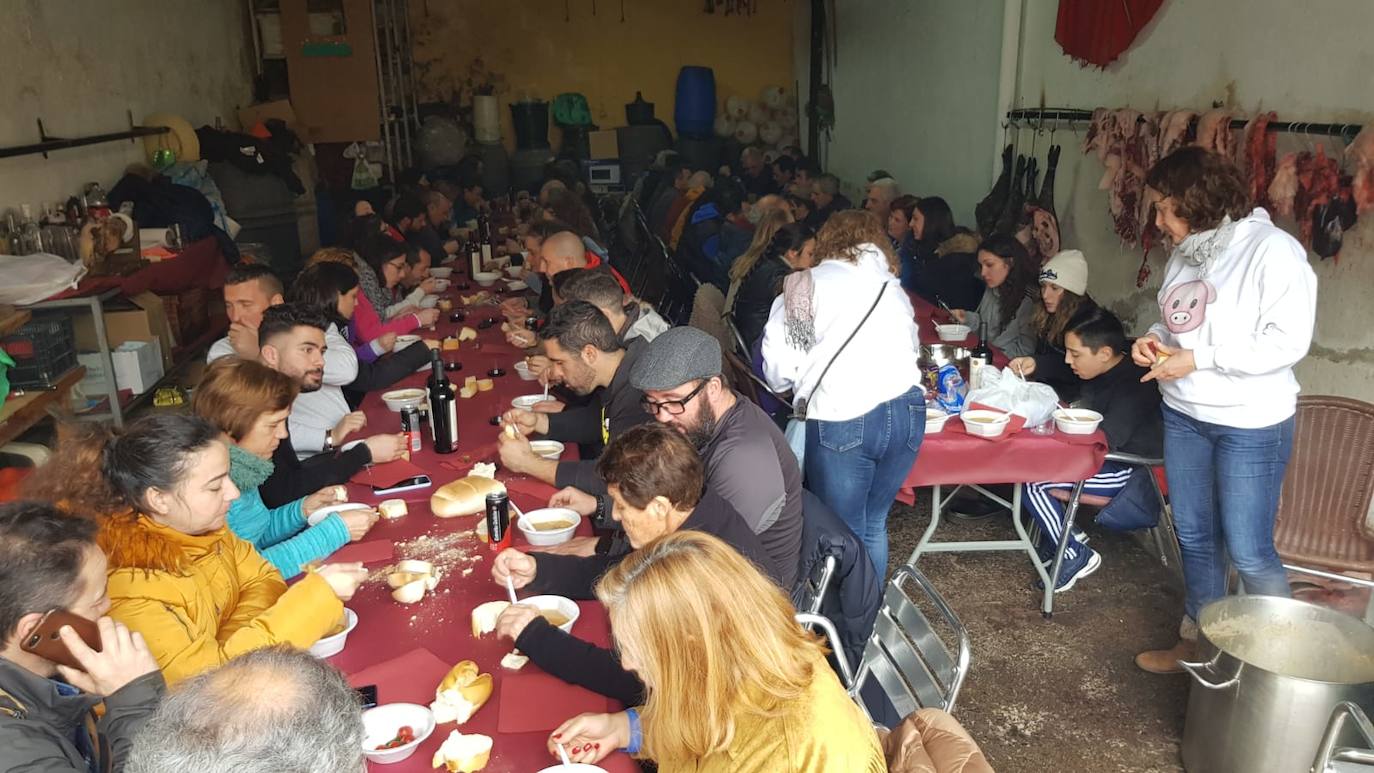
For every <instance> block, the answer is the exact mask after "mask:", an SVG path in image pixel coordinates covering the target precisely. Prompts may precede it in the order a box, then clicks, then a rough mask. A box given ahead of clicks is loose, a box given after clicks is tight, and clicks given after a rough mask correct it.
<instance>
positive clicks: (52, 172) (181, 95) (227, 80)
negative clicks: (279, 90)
mask: <svg viewBox="0 0 1374 773" xmlns="http://www.w3.org/2000/svg"><path fill="white" fill-rule="evenodd" d="M243 16H244V4H243V2H242V0H195V2H179V1H178V0H120V2H119V3H114V4H95V3H92V2H89V0H25V1H24V2H19V1H18V0H16V1H15V2H10V3H7V4H6V5H5V15H4V18H5V23H4V24H3V25H0V72H3V73H4V77H3V78H0V104H3V105H4V106H5V107H4V110H0V145H22V144H28V143H31V142H37V141H38V127H37V124H36V123H35V120H36V119H38V118H42V119H43V125H44V126H45V127H46V129H47V131H48V133H49V134H51V135H55V136H59V137H62V136H66V137H71V136H80V135H85V134H102V133H106V132H113V131H120V130H122V129H125V128H127V127H128V120H127V118H126V114H125V111H126V110H131V111H133V116H134V121H135V122H137V121H139V120H140V119H141V118H142V117H143V116H144V115H146V114H148V113H152V112H170V113H176V114H180V115H182V116H184V117H185V118H186V119H187V120H189V121H190V122H191V125H192V126H201V125H203V124H207V123H214V120H215V116H216V115H219V116H223V117H224V119H225V122H226V123H228V124H231V125H232V124H233V123H234V122H235V121H234V118H233V116H234V108H235V106H236V105H241V104H247V103H248V102H249V96H250V80H249V72H250V70H249V66H250V64H249V63H250V57H251V47H252V46H251V43H249V42H248V38H247V36H246V29H247V28H246V27H245V25H244V22H243ZM245 47H246V48H247V49H248V50H247V51H245ZM143 159H144V155H143V145H142V143H141V142H139V143H137V144H130V143H129V142H128V141H123V142H114V143H108V144H103V145H92V146H88V147H84V148H76V149H72V150H60V151H56V152H54V153H52V154H51V155H50V157H49V158H48V159H46V160H45V159H44V158H43V157H42V156H25V157H20V158H7V159H0V211H3V210H4V209H7V208H10V207H14V208H15V209H16V210H17V209H18V207H19V205H20V204H23V203H31V204H33V205H34V210H35V214H37V212H38V210H39V209H40V207H39V203H40V202H44V201H46V202H53V201H56V200H59V199H61V200H65V199H66V198H67V197H68V196H70V195H72V194H73V193H76V192H78V191H79V189H80V187H81V186H82V185H84V184H85V183H86V182H88V181H92V180H98V181H100V182H101V183H102V184H104V185H105V186H106V187H107V188H108V186H109V185H111V184H113V183H114V182H115V181H116V180H117V179H118V178H119V176H120V174H121V173H122V172H123V170H124V168H125V167H126V166H127V165H128V164H130V163H132V162H136V161H141V160H143Z"/></svg>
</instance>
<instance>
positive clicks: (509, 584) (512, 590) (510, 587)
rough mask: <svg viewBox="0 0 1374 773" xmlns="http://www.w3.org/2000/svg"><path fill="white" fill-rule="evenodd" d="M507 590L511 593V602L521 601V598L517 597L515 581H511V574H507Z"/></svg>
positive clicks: (517, 602)
mask: <svg viewBox="0 0 1374 773" xmlns="http://www.w3.org/2000/svg"><path fill="white" fill-rule="evenodd" d="M506 591H507V592H508V593H510V603H512V604H519V603H520V599H518V598H516V596H515V583H514V582H511V579H510V575H506Z"/></svg>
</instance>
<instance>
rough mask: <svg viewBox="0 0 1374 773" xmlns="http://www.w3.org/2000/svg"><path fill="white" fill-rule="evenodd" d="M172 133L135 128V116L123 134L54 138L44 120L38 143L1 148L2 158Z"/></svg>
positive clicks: (41, 122) (154, 128)
mask: <svg viewBox="0 0 1374 773" xmlns="http://www.w3.org/2000/svg"><path fill="white" fill-rule="evenodd" d="M169 131H171V129H168V128H167V127H166V126H135V125H134V119H133V115H130V116H129V129H128V130H127V131H122V132H109V133H107V134H92V135H89V136H87V137H52V136H49V134H48V132H47V130H46V129H44V128H43V119H42V118H39V119H38V142H35V143H33V144H30V145H11V146H9V147H3V148H0V158H13V157H15V156H32V155H34V154H35V153H42V154H43V158H47V157H48V153H49V152H50V151H54V150H66V149H67V148H81V147H85V146H86V145H99V144H101V143H102V142H118V141H119V140H129V141H130V142H133V141H134V139H135V138H138V137H148V136H151V135H154V134H166V133H167V132H169Z"/></svg>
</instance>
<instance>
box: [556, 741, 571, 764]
mask: <svg viewBox="0 0 1374 773" xmlns="http://www.w3.org/2000/svg"><path fill="white" fill-rule="evenodd" d="M553 745H554V746H557V747H558V758H559V759H560V760H563V767H565V768H571V767H572V760H570V759H568V750H567V749H564V748H563V744H561V743H559V742H557V741H554V742H553Z"/></svg>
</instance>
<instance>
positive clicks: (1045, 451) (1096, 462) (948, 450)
mask: <svg viewBox="0 0 1374 773" xmlns="http://www.w3.org/2000/svg"><path fill="white" fill-rule="evenodd" d="M1106 455H1107V436H1106V435H1104V434H1102V432H1101V430H1099V431H1098V432H1097V433H1095V434H1093V435H1091V436H1089V437H1087V438H1083V437H1072V438H1070V436H1067V435H1061V434H1059V433H1058V432H1056V433H1055V434H1053V435H1036V434H1034V433H1032V432H1030V431H1029V430H1022V431H1021V432H1018V433H1016V435H1014V436H1012V437H1010V438H1007V439H1006V440H1002V441H999V442H993V441H989V440H984V439H983V438H977V437H973V436H972V435H969V434H967V433H965V432H964V430H963V424H962V423H961V422H960V421H959V419H958V417H951V418H950V419H949V421H947V422H946V423H945V428H944V430H943V431H941V432H939V433H936V434H934V435H926V436H925V440H923V441H921V451H920V454H919V455H917V457H916V464H915V466H913V467H912V468H911V472H910V473H908V474H907V477H906V481H905V482H904V483H903V484H902V488H901V490H900V491H899V492H898V493H897V499H898V500H899V501H902V502H905V503H906V504H911V503H912V502H913V501H914V500H915V496H916V491H915V490H916V489H917V488H918V487H920V486H944V485H956V484H960V483H983V484H992V483H1034V482H1036V481H1042V480H1055V481H1077V480H1082V479H1084V478H1087V477H1089V476H1091V475H1093V474H1094V473H1096V472H1097V471H1098V470H1099V469H1101V467H1102V461H1103V459H1104V458H1105V457H1106Z"/></svg>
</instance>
